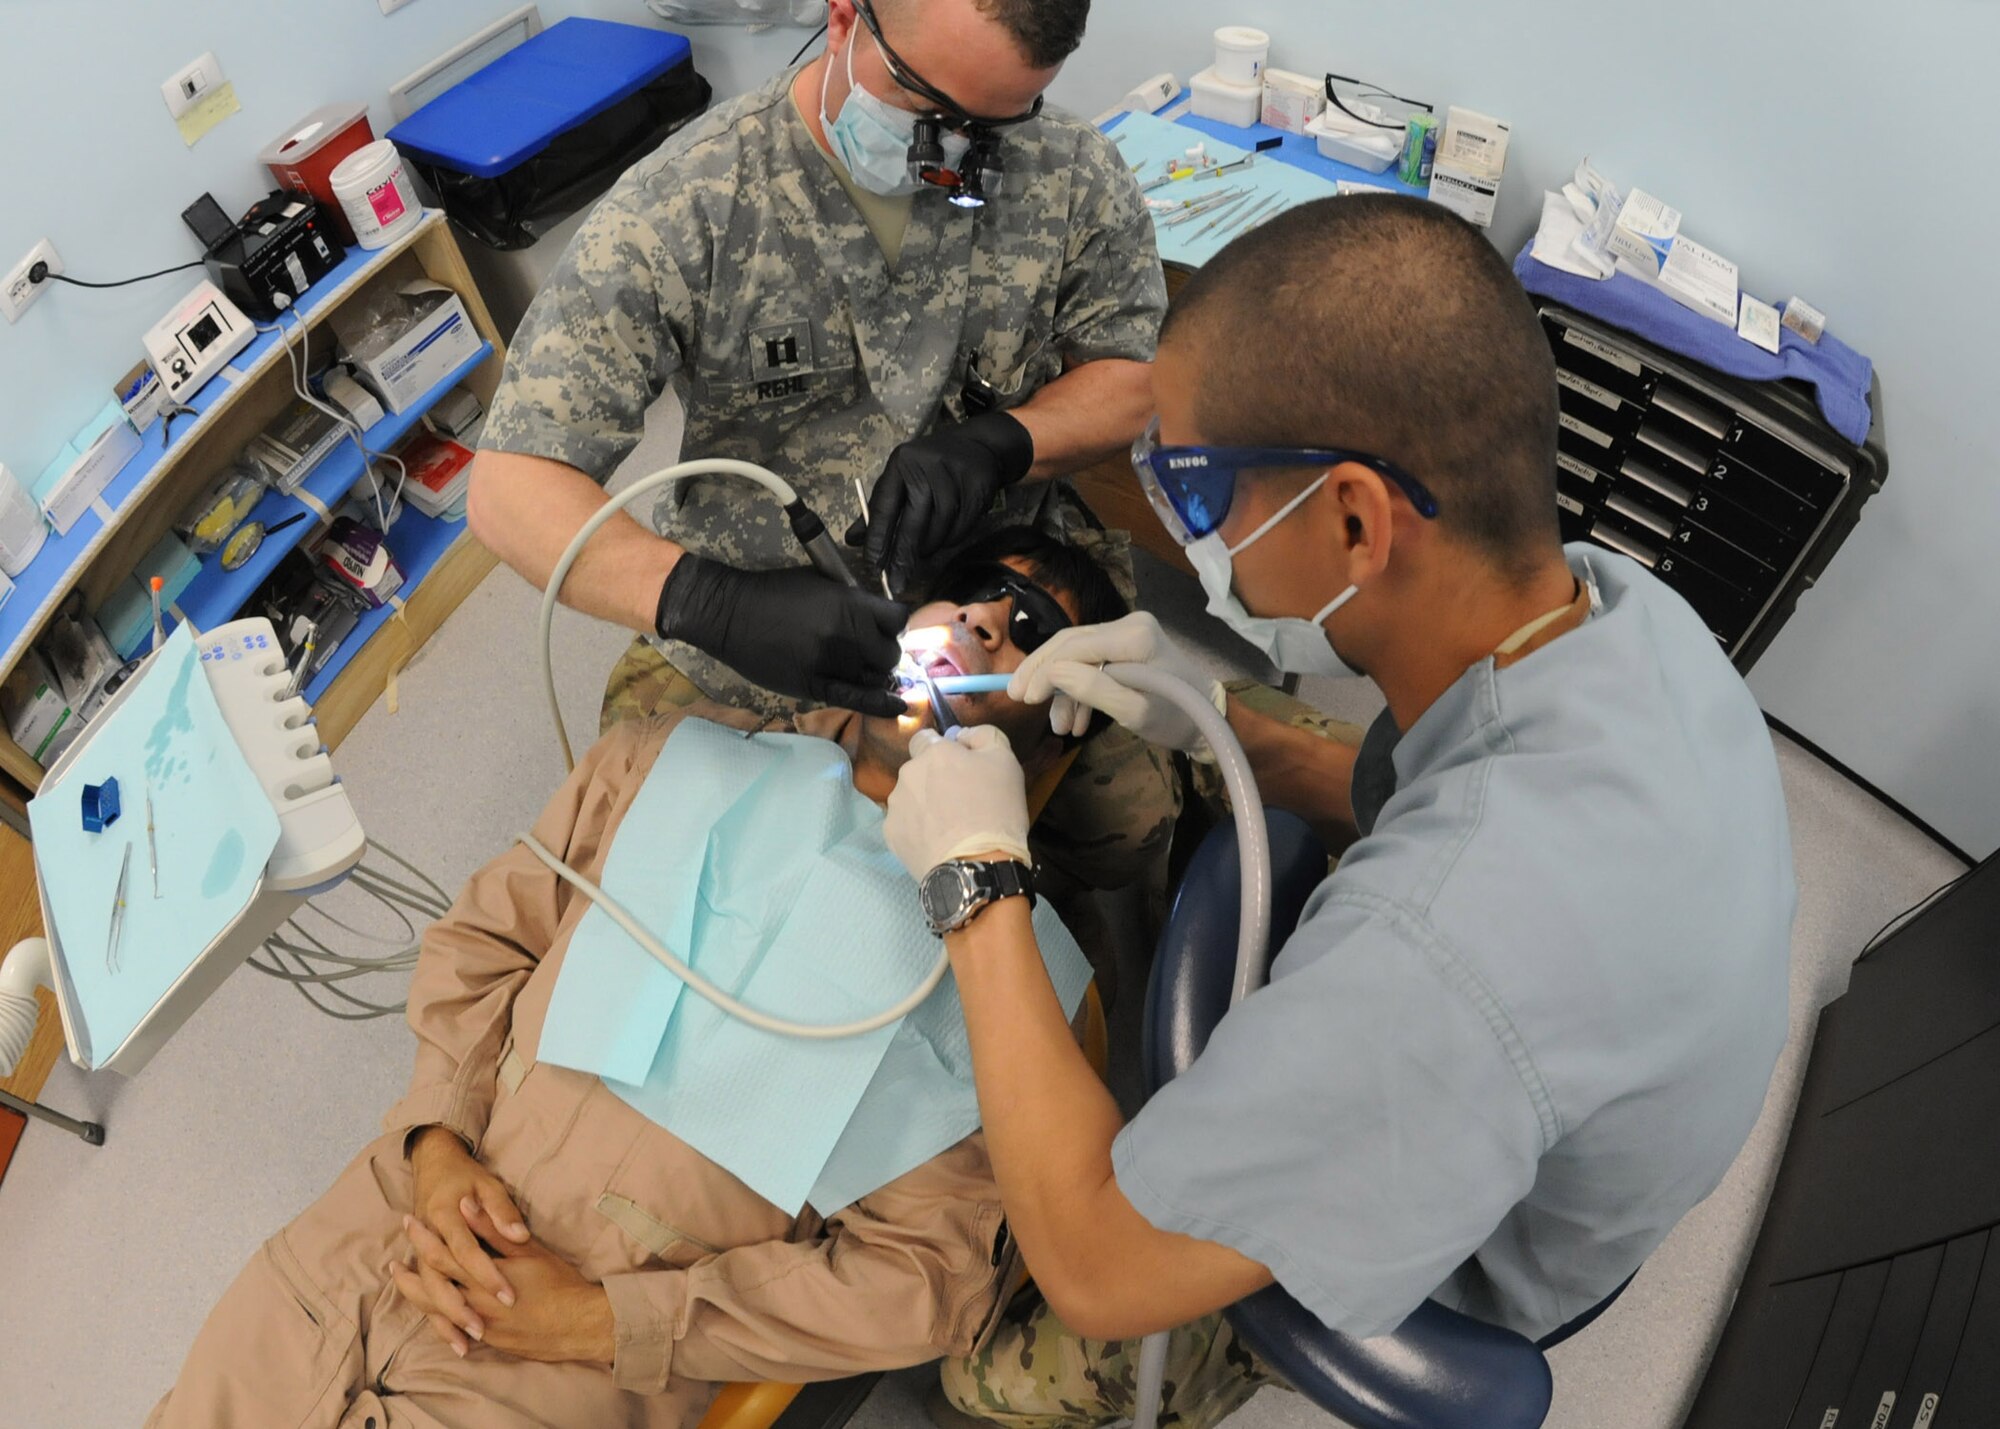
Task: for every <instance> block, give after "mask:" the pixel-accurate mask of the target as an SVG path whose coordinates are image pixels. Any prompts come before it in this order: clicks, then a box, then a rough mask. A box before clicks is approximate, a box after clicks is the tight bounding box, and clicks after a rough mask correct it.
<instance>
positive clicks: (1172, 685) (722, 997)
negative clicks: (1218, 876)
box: [520, 457, 1271, 1352]
mask: <svg viewBox="0 0 2000 1429" xmlns="http://www.w3.org/2000/svg"><path fill="white" fill-rule="evenodd" d="M708 475H723V476H740V477H742V478H744V479H745V480H747V481H754V482H756V483H757V484H758V485H759V486H762V487H763V488H764V489H765V490H766V491H769V492H770V493H771V494H772V495H773V496H775V497H776V498H777V499H778V501H779V502H780V503H781V504H783V505H784V507H785V508H786V514H787V515H788V516H793V513H794V511H804V512H805V514H806V515H807V516H810V515H811V514H812V513H811V512H810V510H808V509H807V508H806V507H805V504H804V502H802V501H801V500H800V499H799V496H798V493H797V492H795V491H794V490H793V489H792V487H791V484H790V483H789V482H787V481H786V480H785V479H784V478H783V477H780V476H778V475H777V474H775V473H774V472H770V471H766V470H765V469H764V468H763V467H761V466H757V465H755V464H754V463H751V462H747V461H731V460H727V459H724V458H720V457H715V458H707V459H704V460H700V461H686V462H681V463H680V464H678V465H676V466H670V467H668V468H666V469H665V470H664V471H656V472H654V473H653V474H652V475H651V476H647V477H642V478H640V479H639V480H638V481H635V482H633V483H632V485H630V486H629V487H627V488H626V489H625V490H623V491H621V492H619V493H618V495H617V496H615V497H613V498H612V499H611V500H610V501H607V502H606V503H605V504H604V508H603V509H602V510H600V511H597V512H595V513H593V514H592V516H591V518H590V519H589V520H588V521H586V522H584V523H583V526H582V528H581V529H580V530H579V531H578V532H577V533H576V535H575V536H574V537H573V538H572V539H571V541H570V543H569V546H568V547H567V548H566V549H565V550H564V551H563V553H562V559H560V560H558V561H557V562H556V565H555V569H554V571H552V572H551V573H550V575H549V581H548V586H547V588H546V589H545V590H544V591H543V592H542V609H541V621H540V624H541V646H542V687H543V689H544V691H545V692H546V694H547V696H548V702H549V714H550V717H551V718H553V719H554V721H555V726H556V739H557V742H558V743H559V744H560V745H561V746H562V753H563V766H564V768H565V769H568V770H572V771H573V770H574V769H575V768H576V756H575V754H574V752H573V751H572V750H571V748H570V742H569V731H568V729H567V727H565V725H564V724H563V716H562V704H561V702H560V701H559V700H558V699H557V697H556V675H555V649H554V630H555V613H556V605H557V600H558V597H559V596H560V594H561V592H562V587H563V582H564V581H565V580H567V579H568V578H569V573H570V569H571V567H573V566H574V565H575V564H576V562H577V558H578V557H579V556H581V555H582V554H583V548H584V547H585V546H586V545H588V544H589V542H590V538H591V537H592V536H594V535H596V534H597V532H598V531H599V530H600V529H601V528H602V527H603V525H604V523H605V522H607V521H609V520H610V519H611V518H612V517H613V516H614V515H615V514H617V513H618V512H620V511H622V510H624V509H625V508H626V507H627V506H630V505H631V504H632V503H633V502H634V501H637V500H638V499H639V498H640V497H642V496H645V495H647V494H648V493H650V492H653V491H657V490H659V489H660V487H662V486H664V485H666V484H667V483H668V482H670V481H678V480H680V479H682V478H684V477H690V476H708ZM811 524H812V525H817V524H818V522H817V519H816V518H815V519H814V521H813V522H812V523H811ZM792 526H793V531H794V533H795V534H797V535H798V536H799V539H800V542H801V543H802V544H803V545H805V547H806V550H807V554H808V555H810V556H811V557H812V558H813V563H814V564H815V565H816V566H819V567H820V569H821V570H822V571H825V572H826V574H828V575H829V576H833V575H834V572H833V571H828V570H827V569H826V567H827V563H828V562H829V561H830V562H831V563H832V564H833V565H834V566H835V567H837V568H838V572H839V575H838V578H839V579H842V580H844V581H846V582H847V583H848V584H850V585H851V584H855V581H854V577H853V574H852V573H851V572H850V571H848V569H847V567H846V565H845V564H844V563H843V562H841V561H840V559H839V555H838V552H837V551H835V550H834V548H833V544H832V541H831V539H830V538H829V537H827V536H826V534H825V530H824V527H821V528H820V530H819V533H818V534H819V539H818V540H817V541H814V540H812V539H811V535H812V532H811V528H810V526H803V525H802V523H801V522H800V520H799V519H798V518H797V517H796V516H793V521H792ZM1105 674H1107V675H1109V676H1111V678H1112V679H1114V680H1116V681H1118V682H1119V683H1120V684H1122V685H1126V686H1128V687H1130V688H1131V689H1135V690H1141V691H1144V692H1146V693H1148V694H1155V695H1159V696H1161V697H1162V698H1164V699H1167V700H1170V701H1172V702H1173V703H1174V704H1175V705H1176V706H1178V707H1179V708H1180V709H1182V710H1185V711H1186V712H1187V715H1188V717H1189V718H1190V719H1192V720H1193V721H1194V722H1195V725H1196V727H1197V728H1199V729H1200V730H1201V732H1202V736H1203V737H1204V738H1205V739H1207V741H1208V747H1209V748H1210V749H1211V750H1213V751H1214V753H1215V760H1216V766H1217V768H1218V769H1219V770H1220V771H1221V774H1222V782H1223V785H1224V787H1226V788H1227V789H1228V790H1229V801H1230V804H1231V805H1232V806H1233V808H1234V809H1235V813H1236V827H1237V841H1238V848H1239V851H1240V855H1241V857H1240V860H1239V861H1240V863H1241V865H1242V890H1243V892H1242V913H1241V918H1240V921H1239V925H1238V929H1237V938H1236V977H1235V982H1234V984H1233V986H1232V992H1231V1002H1232V1003H1235V1002H1239V1001H1241V1000H1242V999H1243V998H1244V996H1246V995H1247V994H1248V993H1249V992H1250V991H1251V990H1252V989H1254V988H1256V987H1257V986H1258V985H1259V984H1261V983H1262V982H1263V980H1264V969H1265V964H1266V962H1267V961H1268V951H1267V949H1266V948H1265V946H1264V944H1265V942H1266V940H1267V939H1268V937H1269V936H1270V927H1271V848H1270V840H1269V837H1268V836H1267V834H1266V832H1265V828H1264V801H1263V800H1262V799H1261V798H1260V797H1259V796H1258V793H1257V785H1256V782H1255V781H1254V780H1253V779H1252V778H1251V777H1250V764H1249V760H1248V759H1247V758H1246V757H1245V755H1244V753H1243V746H1242V745H1241V744H1239V743H1238V742H1237V740H1236V735H1235V733H1234V732H1233V731H1232V730H1231V729H1230V728H1229V722H1228V721H1227V720H1226V719H1224V718H1223V717H1222V716H1221V715H1220V714H1218V713H1217V712H1216V708H1215V706H1214V705H1212V704H1210V703H1209V701H1208V698H1207V697H1206V696H1205V695H1203V694H1202V693H1201V692H1199V691H1198V690H1196V689H1195V688H1194V687H1193V686H1191V685H1189V684H1187V683H1186V682H1185V681H1183V680H1180V679H1177V678H1175V677H1174V676H1172V675H1169V674H1167V673H1166V672H1165V671H1162V670H1156V669H1154V668H1153V667H1152V666H1150V665H1141V664H1119V665H1109V666H1107V667H1105ZM954 678H955V679H956V680H958V681H960V682H969V680H970V679H974V678H978V679H982V680H983V681H984V682H985V683H988V684H990V681H991V679H992V678H994V677H964V676H960V677H947V678H943V679H940V680H939V684H940V685H944V686H947V687H949V686H950V685H951V684H952V683H953V680H954ZM959 689H961V690H966V683H960V684H959ZM967 692H969V690H968V691H967ZM520 841H521V843H522V844H523V845H525V846H526V848H527V849H528V851H529V852H530V853H531V854H533V855H534V856H535V857H536V858H537V859H539V860H540V861H541V862H542V863H543V864H545V865H546V866H547V867H548V868H549V869H550V870H551V871H553V872H554V873H555V874H556V875H557V876H558V877H559V878H562V879H564V880H566V881H567V882H568V883H570V884H571V885H572V886H573V887H575V888H576V889H577V891H579V892H580V893H582V894H583V895H584V896H585V897H587V898H589V899H590V900H591V901H592V902H594V903H596V904H597V905H598V907H600V908H602V909H603V910H604V911H605V913H606V914H607V915H608V916H609V917H610V918H611V920H612V921H613V922H614V923H616V924H617V925H618V926H619V927H620V928H622V929H624V931H625V932H626V933H627V934H628V935H629V936H630V937H631V938H632V939H633V941H635V942H636V943H638V944H639V946H640V947H641V948H644V949H645V950H646V952H647V953H648V954H650V955H651V956H652V957H653V958H654V959H655V960H656V961H658V962H659V964H660V965H661V966H662V967H664V968H665V969H666V970H667V971H668V972H670V973H672V974H673V975H674V976H675V977H677V978H679V979H680V980H681V982H682V983H684V984H685V985H686V986H687V987H688V988H689V989H690V990H691V991H693V992H694V993H695V994H696V995H698V996H700V997H701V998H703V999H705V1000H706V1001H708V1002H710V1003H712V1004H714V1006H715V1007H717V1008H718V1009H719V1010H721V1011H722V1012H723V1013H725V1014H727V1015H728V1016H730V1017H734V1018H735V1019H737V1020H738V1021H739V1022H743V1023H747V1024H748V1025H750V1026H752V1027H756V1028H759V1029H761V1030H763V1031H766V1032H772V1033H776V1034H777V1035H779V1036H783V1037H797V1038H802V1039H806V1040H813V1041H832V1040H838V1039H842V1038H848V1037H864V1036H866V1035H867V1034H868V1033H870V1032H874V1031H877V1030H879V1029H880V1028H883V1027H887V1026H889V1025H890V1024H891V1023H894V1022H896V1021H898V1020H900V1019H901V1018H903V1017H906V1016H908V1015H909V1014H910V1013H911V1012H913V1011H915V1010H916V1009H917V1008H918V1007H919V1006H921V1005H922V1004H923V1002H924V1000H925V999H926V998H928V997H929V996H930V995H931V994H932V993H933V992H934V991H936V990H937V985H938V984H939V983H940V982H942V981H944V975H945V974H946V973H947V972H949V971H950V969H951V960H950V957H949V955H948V954H947V953H946V952H945V950H944V948H943V947H942V945H940V947H939V949H938V960H937V963H936V965H935V966H933V967H932V968H931V970H930V972H929V973H928V974H927V975H926V976H925V977H924V979H923V981H922V982H920V983H919V984H918V985H917V986H916V988H915V989H914V990H912V991H911V993H910V994H909V996H907V997H905V998H903V999H902V1000H901V1001H900V1002H898V1003H897V1004H896V1005H895V1006H893V1007H890V1008H886V1009H884V1010H883V1011H882V1012H879V1013H877V1014H876V1015H874V1016H873V1017H869V1018H864V1019H862V1020H861V1021H858V1022H847V1023H829V1024H821V1023H812V1022H792V1021H789V1020H787V1019H785V1018H781V1017H773V1016H771V1015H769V1014H768V1013H764V1012H759V1011H758V1010H757V1009H756V1008H754V1007H750V1006H747V1005H746V1004H744V1003H742V1002H739V1001H738V1000H737V999H736V998H734V997H732V996H730V995H729V994H728V993H727V992H724V991H723V990H722V989H721V988H719V987H717V986H716V985H715V984H714V983H711V982H710V981H708V979H706V978H704V977H703V976H701V974H699V973H697V972H696V971H695V970H694V969H693V968H691V967H689V966H688V965H687V964H686V963H684V962H682V961H681V960H680V959H679V958H678V957H676V956H675V955H674V954H673V953H672V952H670V951H669V950H668V949H667V948H666V947H665V946H664V945H663V944H662V943H661V942H660V941H659V939H658V938H656V937H654V936H653V935H652V933H650V932H649V931H648V930H647V929H646V928H645V926H644V925H642V924H641V923H640V922H639V920H638V919H636V918H634V917H633V916H632V915H631V913H630V912H628V911H627V910H626V909H625V908H624V907H623V906H622V905H621V904H620V903H619V902H618V900H617V899H615V898H614V897H612V895H611V894H610V893H608V892H607V891H605V890H604V889H602V888H600V887H598V886H597V885H596V884H595V883H592V882H591V881H590V880H589V879H587V878H585V877H584V876H583V875H582V874H580V873H578V872H577V871H576V870H575V869H573V868H571V867H570V866H569V865H568V864H566V863H564V862H563V861H562V860H561V859H560V858H558V857H557V856H556V855H555V854H553V853H551V852H550V851H549V850H548V849H547V848H545V847H544V846H543V845H542V844H541V842H540V841H539V840H537V839H536V838H535V836H534V835H533V834H529V833H524V834H522V835H520ZM1155 1352H1157V1350H1156V1351H1155Z"/></svg>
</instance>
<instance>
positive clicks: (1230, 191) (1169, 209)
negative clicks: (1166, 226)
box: [1147, 188, 1250, 218]
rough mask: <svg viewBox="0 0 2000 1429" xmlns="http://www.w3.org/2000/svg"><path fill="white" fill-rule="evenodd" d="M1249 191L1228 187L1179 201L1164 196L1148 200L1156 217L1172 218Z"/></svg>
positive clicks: (1148, 205) (1149, 206)
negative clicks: (1218, 191)
mask: <svg viewBox="0 0 2000 1429" xmlns="http://www.w3.org/2000/svg"><path fill="white" fill-rule="evenodd" d="M1248 192H1250V191H1249V190H1248V189H1244V188H1227V189H1223V190H1222V191H1221V192H1220V193H1212V194H1202V195H1201V196H1200V197H1199V198H1184V199H1181V200H1179V201H1178V202H1176V201H1175V200H1173V199H1164V198H1156V199H1149V200H1147V207H1148V208H1150V209H1151V210H1152V211H1153V217H1155V218H1170V217H1172V216H1177V215H1185V214H1188V213H1192V212H1195V211H1197V210H1200V209H1204V208H1209V207H1211V206H1213V205H1215V204H1218V203H1221V202H1222V201H1223V200H1224V199H1230V198H1234V197H1236V196H1237V195H1238V194H1245V193H1248Z"/></svg>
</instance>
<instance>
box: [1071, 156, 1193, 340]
mask: <svg viewBox="0 0 2000 1429" xmlns="http://www.w3.org/2000/svg"><path fill="white" fill-rule="evenodd" d="M1074 162H1075V170H1076V182H1075V184H1074V185H1073V186H1072V188H1071V193H1072V195H1073V197H1072V200H1071V202H1072V205H1073V207H1072V209H1071V212H1070V224H1069V235H1070V236H1069V247H1068V250H1067V251H1066V252H1065V253H1064V255H1063V275H1062V284H1061V287H1060V290H1059V292H1058V295H1057V310H1056V330H1057V331H1058V332H1059V333H1060V334H1061V335H1062V339H1061V340H1062V348H1063V356H1064V357H1066V358H1068V359H1069V360H1070V361H1071V362H1072V363H1081V362H1096V361H1098V360H1100V359H1102V358H1112V357H1122V358H1128V359H1130V360H1132V361H1134V362H1151V361H1152V360H1153V351H1154V349H1155V348H1156V347H1157V346H1158V344H1159V338H1160V320H1161V319H1162V318H1163V317H1164V316H1165V315H1166V311H1167V279H1166V274H1165V272H1164V271H1162V269H1161V267H1160V251H1159V246H1158V244H1157V243H1156V242H1155V241H1154V234H1153V216H1152V214H1151V212H1150V211H1148V209H1147V208H1146V201H1145V199H1144V198H1143V197H1142V196H1141V195H1140V193H1139V186H1138V184H1137V183H1135V182H1134V181H1133V178H1132V174H1131V171H1130V170H1129V169H1128V168H1127V167H1126V166H1125V161H1124V160H1123V159H1121V158H1119V157H1118V151H1117V149H1115V148H1114V147H1113V146H1112V144H1111V141H1110V140H1109V139H1106V138H1105V137H1104V136H1103V135H1102V134H1100V133H1098V132H1097V131H1096V130H1095V129H1088V130H1086V131H1085V133H1084V134H1083V136H1082V138H1081V141H1080V142H1079V143H1078V145H1077V154H1076V159H1075V161H1074Z"/></svg>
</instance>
